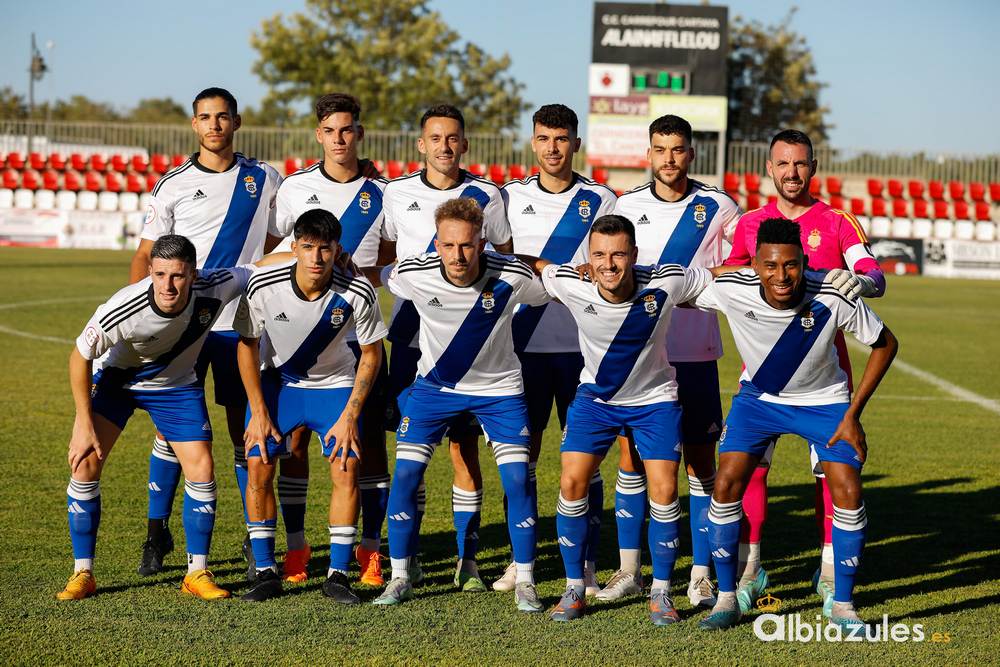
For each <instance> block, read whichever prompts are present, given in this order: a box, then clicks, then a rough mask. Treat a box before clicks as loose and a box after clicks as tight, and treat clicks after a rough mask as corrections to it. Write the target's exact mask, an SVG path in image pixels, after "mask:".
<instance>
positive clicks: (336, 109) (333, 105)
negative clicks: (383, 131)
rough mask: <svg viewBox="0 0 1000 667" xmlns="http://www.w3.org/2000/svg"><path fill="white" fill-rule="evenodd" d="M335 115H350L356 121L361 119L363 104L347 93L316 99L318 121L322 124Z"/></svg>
mask: <svg viewBox="0 0 1000 667" xmlns="http://www.w3.org/2000/svg"><path fill="white" fill-rule="evenodd" d="M335 113H349V114H351V118H353V119H354V120H356V121H357V120H360V119H361V103H360V102H358V98H356V97H354V96H353V95H348V94H347V93H327V94H326V95H320V96H319V97H318V98H317V99H316V120H317V121H319V122H320V123H322V122H323V121H324V120H326V118H327V117H329V116H331V115H333V114H335Z"/></svg>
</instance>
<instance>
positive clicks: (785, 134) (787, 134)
mask: <svg viewBox="0 0 1000 667" xmlns="http://www.w3.org/2000/svg"><path fill="white" fill-rule="evenodd" d="M779 141H780V142H781V143H783V144H801V145H803V146H805V147H806V148H807V149H808V150H809V160H810V161H811V160H812V159H813V142H812V140H811V139H810V138H809V135H808V134H806V133H805V132H802V131H801V130H782V131H781V132H778V133H777V134H776V135H774V138H773V139H771V146H770V148H768V149H767V152H768V155H770V154H771V151H772V150H774V145H775V144H776V143H778V142H779Z"/></svg>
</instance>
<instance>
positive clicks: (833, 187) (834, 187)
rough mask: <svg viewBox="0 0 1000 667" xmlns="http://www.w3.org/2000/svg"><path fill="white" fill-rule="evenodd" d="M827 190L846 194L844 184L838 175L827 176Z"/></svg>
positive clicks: (835, 193)
mask: <svg viewBox="0 0 1000 667" xmlns="http://www.w3.org/2000/svg"><path fill="white" fill-rule="evenodd" d="M826 191H827V192H828V193H829V194H830V196H833V195H843V194H844V184H843V183H842V182H841V181H840V179H839V178H837V177H836V176H827V177H826Z"/></svg>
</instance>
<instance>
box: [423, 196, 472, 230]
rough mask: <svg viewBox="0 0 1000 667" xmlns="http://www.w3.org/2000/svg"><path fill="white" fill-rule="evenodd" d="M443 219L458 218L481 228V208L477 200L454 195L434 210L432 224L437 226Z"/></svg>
mask: <svg viewBox="0 0 1000 667" xmlns="http://www.w3.org/2000/svg"><path fill="white" fill-rule="evenodd" d="M445 220H460V221H462V222H467V223H469V224H470V225H473V226H475V227H476V228H478V229H482V228H483V209H481V208H479V202H477V201H476V200H475V199H471V198H469V197H456V198H455V199H449V200H448V201H446V202H445V203H443V204H441V205H440V206H438V207H437V209H435V211H434V226H435V227H438V226H440V225H441V223H442V222H443V221H445Z"/></svg>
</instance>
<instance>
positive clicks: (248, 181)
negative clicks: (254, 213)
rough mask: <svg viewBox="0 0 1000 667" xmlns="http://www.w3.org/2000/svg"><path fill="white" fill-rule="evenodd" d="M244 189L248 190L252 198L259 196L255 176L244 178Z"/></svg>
mask: <svg viewBox="0 0 1000 667" xmlns="http://www.w3.org/2000/svg"><path fill="white" fill-rule="evenodd" d="M243 187H245V188H246V189H247V192H249V193H250V196H252V197H254V196H256V195H257V181H255V180H254V177H253V176H244V177H243Z"/></svg>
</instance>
